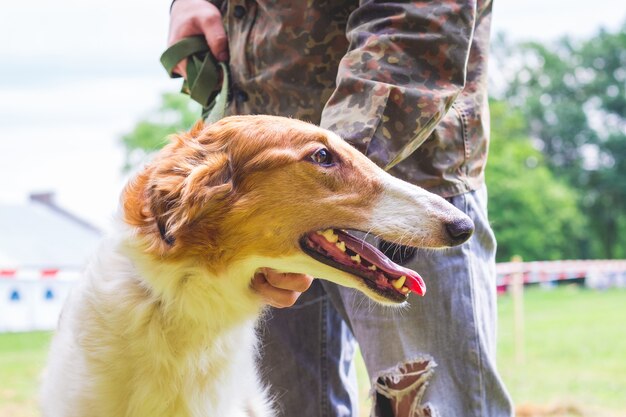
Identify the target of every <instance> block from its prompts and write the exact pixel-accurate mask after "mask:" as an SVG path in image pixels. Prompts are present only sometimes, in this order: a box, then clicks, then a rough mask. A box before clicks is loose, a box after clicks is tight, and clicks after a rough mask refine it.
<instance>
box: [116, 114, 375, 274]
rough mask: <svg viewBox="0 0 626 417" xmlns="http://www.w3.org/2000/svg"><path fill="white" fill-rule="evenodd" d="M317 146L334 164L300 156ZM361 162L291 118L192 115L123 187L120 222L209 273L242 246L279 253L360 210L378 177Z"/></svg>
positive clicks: (163, 253) (163, 254)
mask: <svg viewBox="0 0 626 417" xmlns="http://www.w3.org/2000/svg"><path fill="white" fill-rule="evenodd" d="M321 147H326V148H328V149H329V150H330V151H331V152H332V153H333V155H334V156H335V157H336V159H337V163H336V165H335V166H334V167H330V168H325V167H321V166H319V165H316V164H314V163H311V162H309V160H308V159H309V157H310V155H311V154H312V153H314V152H315V151H316V150H317V149H319V148H321ZM364 160H365V161H366V160H367V158H365V156H363V155H362V154H360V153H359V152H358V151H356V150H355V149H353V148H352V147H350V146H348V145H347V144H345V143H344V142H343V141H341V140H339V139H338V138H336V137H332V136H331V137H329V136H327V134H326V133H325V132H324V131H323V130H321V129H319V128H317V127H315V126H313V125H308V124H305V123H302V122H299V121H295V120H289V119H284V118H276V117H270V116H243V117H230V118H226V119H223V120H222V121H220V122H218V123H215V124H213V125H210V126H203V125H202V124H201V123H198V124H197V125H196V126H195V127H194V128H193V129H192V130H191V131H190V132H189V133H186V134H181V135H177V136H175V137H174V138H173V140H172V143H170V144H169V145H168V146H166V147H165V148H164V149H163V150H162V151H161V152H160V153H159V154H158V155H157V157H156V158H155V160H154V161H153V162H152V163H151V164H150V165H148V166H147V167H146V168H145V169H144V170H143V171H142V172H141V173H139V174H138V175H137V177H136V178H135V179H134V180H133V181H132V182H130V183H129V184H128V185H127V187H126V189H125V190H124V192H123V195H122V204H123V209H124V220H125V221H126V222H127V223H128V224H130V225H132V226H135V227H137V228H138V231H139V233H140V235H142V236H144V237H145V239H146V242H147V250H148V251H149V252H150V253H152V254H153V255H154V256H155V257H158V258H160V259H162V260H168V259H171V260H175V259H180V258H182V257H196V258H197V261H198V262H202V263H205V264H206V267H207V268H209V269H210V270H212V271H214V272H219V270H220V269H221V268H224V267H225V266H227V265H228V264H229V263H231V262H233V261H235V260H237V259H240V258H242V257H245V256H247V255H251V254H255V255H265V256H283V255H289V254H292V253H293V252H294V251H297V250H299V249H298V239H299V238H300V237H301V236H302V235H303V234H305V233H307V232H310V231H313V230H318V229H324V228H328V227H342V226H343V225H344V224H348V223H349V222H350V224H352V223H354V219H355V218H359V217H360V218H363V219H364V218H366V217H367V216H368V214H369V212H370V211H371V208H372V205H373V203H374V202H375V201H376V199H377V196H378V195H379V194H380V192H381V184H380V183H379V182H378V180H376V179H375V175H374V174H373V171H371V168H370V165H368V164H366V163H362V162H364ZM308 213H316V215H315V216H308V215H307V214H308ZM320 213H323V214H322V215H320ZM159 227H161V229H162V230H163V232H164V233H165V234H166V236H167V238H166V239H164V238H163V237H162V236H161V233H160V231H159ZM232 230H237V233H236V234H235V233H231V231H232ZM169 239H171V244H168V243H167V240H169Z"/></svg>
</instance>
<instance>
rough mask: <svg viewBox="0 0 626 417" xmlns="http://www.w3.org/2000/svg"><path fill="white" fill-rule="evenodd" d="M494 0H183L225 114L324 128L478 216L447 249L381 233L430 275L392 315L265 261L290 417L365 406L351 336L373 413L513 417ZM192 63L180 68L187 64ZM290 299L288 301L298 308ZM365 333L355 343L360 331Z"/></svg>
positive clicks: (271, 359)
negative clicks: (490, 69) (498, 359)
mask: <svg viewBox="0 0 626 417" xmlns="http://www.w3.org/2000/svg"><path fill="white" fill-rule="evenodd" d="M491 10H492V2H491V0H438V1H434V0H432V1H418V2H399V1H396V2H392V1H382V0H381V1H376V0H361V1H360V2H358V1H356V0H336V1H328V0H309V1H306V2H305V1H297V2H288V1H268V0H210V1H206V0H175V1H174V3H173V4H172V8H171V13H170V34H169V40H168V43H169V44H170V45H171V44H173V43H175V42H177V41H178V40H180V39H182V38H184V37H187V36H191V35H198V34H200V35H204V36H205V37H206V40H207V43H208V45H209V48H210V49H211V51H212V53H213V55H214V56H215V57H216V58H217V59H218V60H220V61H223V62H227V63H228V65H229V68H230V75H231V81H232V85H231V91H232V99H231V101H230V102H229V104H228V107H227V111H226V113H227V114H273V115H281V116H288V117H294V118H298V119H302V120H307V121H310V122H312V123H315V124H319V125H320V126H322V127H325V128H327V129H329V130H331V131H333V132H335V133H337V134H338V135H339V136H341V137H342V138H344V139H345V140H346V141H348V142H349V143H351V144H353V145H354V146H355V147H357V149H359V150H361V151H362V152H363V153H365V154H366V155H367V156H368V157H369V158H370V159H372V160H373V161H374V162H375V163H377V164H378V165H380V166H381V167H384V168H385V169H387V170H389V172H390V173H392V174H393V175H395V176H397V177H400V178H402V179H404V180H406V181H409V182H412V183H414V184H417V185H419V186H421V187H423V188H425V189H427V190H429V191H432V192H434V193H437V194H439V195H441V196H443V197H445V198H447V199H448V200H449V201H450V202H451V203H452V204H454V205H455V206H457V207H458V208H460V209H461V210H463V211H464V212H465V213H466V214H468V215H469V216H470V217H471V218H472V220H473V221H474V223H475V232H474V235H473V236H472V237H471V239H470V240H469V241H468V242H466V243H464V244H463V245H461V246H458V247H455V248H451V249H447V250H444V251H425V250H411V249H409V248H404V247H399V246H397V245H393V244H391V243H388V242H377V241H376V239H372V240H373V241H374V242H375V243H376V244H378V245H379V246H380V248H381V249H382V250H384V251H386V253H387V254H388V255H389V256H390V257H392V259H394V260H395V261H396V262H398V263H401V264H404V265H406V266H407V267H409V268H412V269H414V270H416V271H418V272H420V274H421V275H422V276H424V277H425V279H426V281H427V285H428V294H427V295H426V296H425V297H424V298H418V297H415V296H414V295H411V296H410V297H409V307H407V308H405V309H403V310H401V311H398V310H395V309H389V308H385V307H381V306H378V305H375V304H373V303H371V302H369V300H367V299H364V296H363V295H362V294H360V293H358V292H356V291H353V290H350V289H346V288H341V287H338V286H336V285H333V284H330V283H327V282H322V281H317V280H313V279H312V277H310V276H306V275H297V274H289V273H287V272H278V271H272V270H264V271H259V272H258V273H257V274H256V275H255V277H254V278H253V279H252V283H253V287H254V288H255V289H256V290H257V291H259V293H261V294H262V295H263V296H264V297H266V299H267V300H268V303H269V304H272V305H274V306H276V307H288V306H291V307H290V308H288V309H280V308H276V309H272V311H271V313H270V314H268V317H267V319H266V320H264V322H263V323H262V329H261V333H262V375H263V376H264V377H266V378H267V380H268V381H269V385H270V387H271V394H272V396H273V397H274V398H275V400H276V403H277V409H278V413H279V415H281V416H304V417H308V416H311V417H313V416H324V417H326V416H356V415H357V411H356V410H357V405H356V404H357V399H356V394H355V392H356V388H355V370H354V363H353V358H354V353H355V346H356V345H355V343H356V341H358V345H359V347H360V349H361V352H362V354H363V358H364V361H365V364H366V366H367V370H368V373H369V375H370V377H371V379H372V399H373V405H372V415H374V416H391V415H393V416H412V417H415V416H436V415H437V416H446V417H450V416H463V417H492V416H498V417H501V416H510V415H511V414H512V411H511V410H512V405H511V400H510V398H509V396H508V394H507V392H506V389H505V387H504V385H503V383H502V381H501V379H500V377H499V375H498V372H497V369H496V363H495V348H496V340H495V334H496V329H495V327H496V292H495V288H496V287H495V261H494V259H495V239H494V236H493V233H492V231H491V229H490V227H489V223H488V219H487V209H486V202H487V195H486V189H485V185H484V166H485V163H486V158H487V149H488V142H489V130H488V125H489V112H488V101H487V92H486V88H487V56H488V48H489V36H490V22H491ZM184 70H185V67H184V62H182V63H181V64H180V65H179V66H178V67H177V72H179V73H181V74H184ZM292 305H293V306H292ZM355 339H356V341H355Z"/></svg>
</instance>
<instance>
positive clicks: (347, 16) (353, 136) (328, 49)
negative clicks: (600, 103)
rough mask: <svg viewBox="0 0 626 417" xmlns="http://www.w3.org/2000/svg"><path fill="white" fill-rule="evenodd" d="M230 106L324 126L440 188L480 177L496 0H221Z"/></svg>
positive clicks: (456, 188) (462, 187)
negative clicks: (226, 35) (488, 60)
mask: <svg viewBox="0 0 626 417" xmlns="http://www.w3.org/2000/svg"><path fill="white" fill-rule="evenodd" d="M215 3H217V4H218V6H219V7H221V10H222V13H223V18H224V25H225V27H226V30H227V33H228V37H229V45H230V56H231V58H230V68H231V72H232V80H233V86H232V91H233V95H232V98H233V99H232V101H231V104H230V106H229V109H228V111H227V113H229V114H275V115H282V116H290V117H294V118H298V119H302V120H307V121H310V122H313V123H315V124H319V125H321V126H322V127H325V128H328V129H330V130H332V131H334V132H336V133H337V134H339V135H340V136H341V137H343V138H344V139H346V140H347V141H349V142H350V143H352V144H353V145H355V146H356V147H357V148H359V149H360V150H361V151H362V152H364V153H365V154H366V155H367V156H368V157H370V158H371V159H372V160H373V161H374V162H376V163H377V164H378V165H380V166H381V167H384V168H388V169H390V172H391V173H392V174H394V175H396V176H398V177H400V178H403V179H405V180H407V181H410V182H413V183H415V184H417V185H420V186H422V187H424V188H426V189H428V190H430V191H433V192H436V193H438V194H441V195H443V196H453V195H456V194H460V193H463V192H466V191H469V190H473V189H476V188H478V187H480V186H481V185H482V183H483V171H484V165H485V162H486V158H487V148H488V141H489V137H488V136H489V135H488V132H489V129H488V126H489V113H488V107H487V94H486V86H487V62H486V61H487V54H488V49H489V32H490V20H491V0H439V1H429V0H422V1H414V2H408V1H407V2H400V1H398V2H394V3H391V2H390V3H386V2H384V1H375V0H363V1H361V3H359V2H357V1H354V0H319V1H318V0H299V1H289V0H283V1H276V0H274V1H272V0H257V1H254V0H225V1H223V2H219V3H218V2H217V1H215Z"/></svg>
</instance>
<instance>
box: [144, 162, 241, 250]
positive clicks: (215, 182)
mask: <svg viewBox="0 0 626 417" xmlns="http://www.w3.org/2000/svg"><path fill="white" fill-rule="evenodd" d="M157 189H158V188H157ZM232 189H233V186H232V181H231V171H230V163H229V159H228V156H227V155H226V154H225V153H223V152H220V153H212V154H209V155H207V156H206V158H205V159H204V160H203V161H202V163H200V164H199V165H197V166H195V167H194V168H193V169H191V171H190V172H189V175H188V176H187V177H185V178H184V179H183V181H182V182H181V183H180V184H176V186H175V187H174V189H170V190H164V189H160V190H159V191H158V192H157V193H156V194H154V195H153V196H152V198H151V211H152V212H153V213H154V214H155V217H156V223H157V225H158V228H159V233H160V234H161V235H162V237H163V239H164V240H165V242H166V243H168V244H170V245H172V244H174V241H175V239H176V237H177V235H178V233H179V232H180V231H181V230H182V229H184V228H185V227H188V226H190V225H192V224H193V223H194V221H195V220H196V219H198V218H200V217H212V216H218V215H220V214H221V212H222V211H223V210H224V199H225V197H226V196H228V195H229V194H230V192H231V191H232Z"/></svg>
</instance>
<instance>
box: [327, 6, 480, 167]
mask: <svg viewBox="0 0 626 417" xmlns="http://www.w3.org/2000/svg"><path fill="white" fill-rule="evenodd" d="M476 18H477V10H476V2H475V1H472V0H441V1H420V2H384V1H372V0H370V1H365V2H362V4H361V5H360V7H358V8H357V9H356V10H355V11H354V12H353V13H352V14H351V16H350V19H349V21H348V26H347V28H346V33H347V37H348V39H349V41H350V47H349V50H348V51H347V53H346V54H345V56H344V57H343V58H342V60H341V62H340V65H339V70H338V75H337V85H336V88H335V91H334V92H333V94H332V96H331V98H330V99H329V101H328V102H327V104H326V107H325V109H324V111H323V113H322V121H321V125H322V126H323V127H325V128H328V129H330V130H332V131H334V132H336V133H337V134H339V135H340V136H341V137H343V138H345V139H346V140H348V141H349V142H350V143H352V144H353V145H355V146H356V147H357V148H359V149H360V150H361V151H362V152H364V153H365V154H366V155H367V156H368V157H370V158H371V159H372V160H373V161H374V162H376V163H377V164H378V165H380V166H382V167H386V168H390V167H391V166H393V165H394V164H396V163H397V162H399V161H401V160H402V159H404V158H405V157H406V156H408V155H409V154H411V153H412V152H413V151H414V150H415V149H417V147H419V146H420V145H421V144H422V143H423V142H424V141H425V140H426V139H427V138H428V137H429V136H430V134H431V133H432V131H433V129H434V128H435V127H436V126H437V124H438V123H439V122H440V121H441V119H442V118H443V117H444V116H445V114H446V113H447V111H448V110H449V108H450V107H451V106H452V104H453V102H454V100H455V99H456V97H457V96H458V94H459V93H460V92H461V91H462V89H463V88H464V86H465V80H466V71H467V62H468V57H469V53H470V48H471V45H472V37H473V34H474V33H473V31H474V27H475V24H476Z"/></svg>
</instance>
